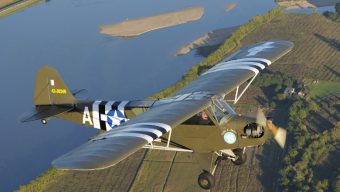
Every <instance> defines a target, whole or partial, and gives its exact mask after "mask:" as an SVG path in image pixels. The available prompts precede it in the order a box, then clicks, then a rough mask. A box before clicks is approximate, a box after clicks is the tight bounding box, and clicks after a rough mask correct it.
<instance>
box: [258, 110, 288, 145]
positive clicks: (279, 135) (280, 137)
mask: <svg viewBox="0 0 340 192" xmlns="http://www.w3.org/2000/svg"><path fill="white" fill-rule="evenodd" d="M256 123H257V124H259V125H261V126H263V127H266V128H267V129H268V130H269V131H270V132H272V133H273V135H274V139H275V141H276V142H277V143H278V144H279V145H280V147H281V148H284V146H285V143H286V136H287V131H286V130H285V129H283V128H281V127H276V126H275V125H274V124H273V122H272V121H271V120H270V119H267V118H266V116H265V115H264V113H263V111H262V110H261V109H258V110H257V114H256Z"/></svg>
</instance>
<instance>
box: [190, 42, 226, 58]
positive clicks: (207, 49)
mask: <svg viewBox="0 0 340 192" xmlns="http://www.w3.org/2000/svg"><path fill="white" fill-rule="evenodd" d="M221 45H222V44H218V45H211V46H202V47H198V48H196V53H195V55H196V56H201V57H208V56H209V55H210V54H211V53H213V52H215V51H216V50H217V49H218V48H219V47H220V46H221Z"/></svg>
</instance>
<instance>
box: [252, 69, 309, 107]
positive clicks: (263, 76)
mask: <svg viewBox="0 0 340 192" xmlns="http://www.w3.org/2000/svg"><path fill="white" fill-rule="evenodd" d="M252 85H253V86H256V87H261V88H268V87H270V89H271V90H272V89H273V90H274V93H275V94H273V95H272V96H273V97H272V98H268V99H269V100H270V102H269V105H268V107H270V108H275V107H276V101H281V100H284V99H286V98H287V95H286V94H284V93H283V91H284V89H286V88H296V89H298V90H301V89H302V88H303V84H302V83H301V82H300V81H297V80H294V79H293V78H292V77H290V76H289V75H287V74H285V73H281V72H276V73H268V72H267V73H260V74H259V76H258V77H257V78H256V79H255V80H254V82H253V83H252ZM268 96H269V95H268Z"/></svg>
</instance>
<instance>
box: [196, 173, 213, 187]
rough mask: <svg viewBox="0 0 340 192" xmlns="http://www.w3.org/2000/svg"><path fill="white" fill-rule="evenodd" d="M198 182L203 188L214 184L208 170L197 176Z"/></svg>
mask: <svg viewBox="0 0 340 192" xmlns="http://www.w3.org/2000/svg"><path fill="white" fill-rule="evenodd" d="M198 184H199V185H200V187H202V188H203V189H206V190H208V189H211V188H213V187H214V186H215V179H214V176H213V175H212V174H211V173H209V172H208V171H203V173H201V174H200V175H199V176H198Z"/></svg>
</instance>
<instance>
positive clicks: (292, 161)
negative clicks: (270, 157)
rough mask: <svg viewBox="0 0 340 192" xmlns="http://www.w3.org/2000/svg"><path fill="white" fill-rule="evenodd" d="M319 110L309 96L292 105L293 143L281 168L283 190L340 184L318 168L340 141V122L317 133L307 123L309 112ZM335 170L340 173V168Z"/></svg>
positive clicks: (337, 186) (291, 135) (316, 188)
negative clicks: (317, 169)
mask: <svg viewBox="0 0 340 192" xmlns="http://www.w3.org/2000/svg"><path fill="white" fill-rule="evenodd" d="M319 110H320V109H319V106H318V105H317V104H316V103H314V102H313V101H311V100H306V99H298V100H296V101H295V102H294V103H293V104H292V106H291V107H290V110H289V124H288V128H287V130H288V132H289V133H290V135H289V143H290V147H289V149H288V151H287V153H286V155H285V157H284V165H283V167H282V169H281V170H280V175H281V179H280V185H281V189H282V191H325V190H329V189H330V188H332V189H335V188H338V189H339V187H340V183H339V182H340V181H337V180H336V179H335V180H334V182H333V183H332V182H330V181H329V180H328V179H327V178H323V179H322V178H320V176H316V174H315V172H314V170H315V168H316V167H317V166H319V165H321V164H322V163H323V162H324V161H325V160H326V159H327V158H328V156H329V154H330V153H331V152H332V151H335V150H336V146H339V144H340V122H339V123H337V125H336V126H335V127H334V128H333V129H332V130H327V131H324V132H322V133H317V134H315V132H312V131H311V130H309V129H308V127H307V126H306V125H305V123H304V122H306V121H307V120H308V115H309V114H310V113H311V112H319ZM333 174H336V175H337V176H338V177H340V176H339V172H338V173H333Z"/></svg>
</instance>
